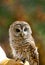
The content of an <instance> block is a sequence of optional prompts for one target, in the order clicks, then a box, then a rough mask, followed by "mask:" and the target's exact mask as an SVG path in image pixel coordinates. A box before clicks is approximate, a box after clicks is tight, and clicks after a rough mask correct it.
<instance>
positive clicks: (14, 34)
mask: <svg viewBox="0 0 45 65" xmlns="http://www.w3.org/2000/svg"><path fill="white" fill-rule="evenodd" d="M9 41H10V47H11V49H12V54H13V58H14V59H15V60H18V59H19V60H22V61H23V62H24V61H26V60H27V61H29V63H30V65H39V54H38V51H37V47H36V45H35V42H34V39H33V37H32V30H31V27H30V25H29V24H28V23H27V22H25V21H16V22H14V23H13V24H11V25H10V28H9Z"/></svg>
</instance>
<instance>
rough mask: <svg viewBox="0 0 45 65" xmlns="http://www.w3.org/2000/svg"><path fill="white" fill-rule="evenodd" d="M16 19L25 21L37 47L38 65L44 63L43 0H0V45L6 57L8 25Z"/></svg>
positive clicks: (44, 3)
mask: <svg viewBox="0 0 45 65" xmlns="http://www.w3.org/2000/svg"><path fill="white" fill-rule="evenodd" d="M16 20H24V21H27V22H28V23H29V24H30V26H31V28H32V31H33V34H32V35H33V37H34V39H35V43H36V45H37V46H38V48H39V55H40V56H39V57H40V61H39V62H40V65H45V0H0V45H1V46H2V48H3V49H4V50H5V52H6V54H7V56H8V57H11V55H10V53H11V52H10V47H9V33H8V30H9V27H10V24H12V23H13V22H14V21H16Z"/></svg>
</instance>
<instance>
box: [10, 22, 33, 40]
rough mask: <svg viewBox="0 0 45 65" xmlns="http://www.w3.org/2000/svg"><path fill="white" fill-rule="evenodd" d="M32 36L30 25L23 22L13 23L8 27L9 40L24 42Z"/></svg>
mask: <svg viewBox="0 0 45 65" xmlns="http://www.w3.org/2000/svg"><path fill="white" fill-rule="evenodd" d="M31 34H32V30H31V27H30V25H29V24H28V23H27V22H25V21H15V22H14V23H13V24H11V25H10V28H9V38H10V40H11V41H12V40H17V41H19V40H20V41H24V40H25V41H26V40H27V39H29V37H30V35H31Z"/></svg>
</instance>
